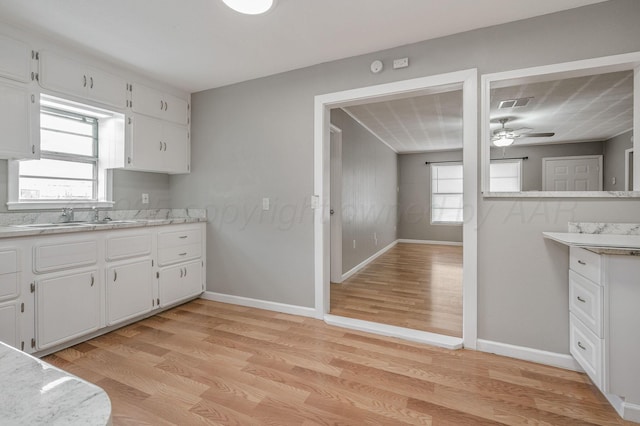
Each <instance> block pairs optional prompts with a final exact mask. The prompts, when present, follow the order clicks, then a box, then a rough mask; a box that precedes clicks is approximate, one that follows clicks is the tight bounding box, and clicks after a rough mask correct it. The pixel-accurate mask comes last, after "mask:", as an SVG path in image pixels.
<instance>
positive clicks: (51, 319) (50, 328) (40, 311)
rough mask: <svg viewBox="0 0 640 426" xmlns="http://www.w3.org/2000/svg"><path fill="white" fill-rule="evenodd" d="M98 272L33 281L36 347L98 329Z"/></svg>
mask: <svg viewBox="0 0 640 426" xmlns="http://www.w3.org/2000/svg"><path fill="white" fill-rule="evenodd" d="M97 277H98V275H97V271H95V270H93V271H86V272H78V273H72V274H68V275H61V276H57V277H53V278H45V279H42V280H40V281H37V282H36V313H37V318H36V341H37V347H38V349H39V350H42V349H46V348H48V347H51V346H54V345H57V344H60V343H63V342H66V341H68V340H71V339H74V338H76V337H80V336H82V335H84V334H88V333H91V332H93V331H96V330H97V329H98V328H100V286H99V285H98V278H97Z"/></svg>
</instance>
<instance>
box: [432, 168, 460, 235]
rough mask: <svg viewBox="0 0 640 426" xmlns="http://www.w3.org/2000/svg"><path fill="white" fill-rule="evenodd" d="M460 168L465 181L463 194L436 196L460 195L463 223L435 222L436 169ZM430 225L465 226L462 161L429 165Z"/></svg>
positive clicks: (452, 193)
mask: <svg viewBox="0 0 640 426" xmlns="http://www.w3.org/2000/svg"><path fill="white" fill-rule="evenodd" d="M453 166H458V167H460V168H461V169H462V180H463V189H462V192H451V193H436V194H435V195H460V199H461V200H462V207H461V210H462V220H461V221H459V222H458V221H455V222H454V221H434V220H433V196H434V192H433V179H434V177H433V173H434V168H437V167H453ZM429 169H430V170H429V223H430V224H431V225H444V226H462V225H464V165H463V164H462V161H442V162H433V163H430V164H429Z"/></svg>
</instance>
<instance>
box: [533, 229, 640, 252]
mask: <svg viewBox="0 0 640 426" xmlns="http://www.w3.org/2000/svg"><path fill="white" fill-rule="evenodd" d="M542 235H543V236H544V238H547V239H550V240H553V241H556V242H559V243H561V244H565V245H567V246H573V247H582V248H586V249H589V250H591V251H593V252H596V253H599V254H619V255H632V256H640V235H616V234H580V233H576V232H543V233H542Z"/></svg>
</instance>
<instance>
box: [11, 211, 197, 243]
mask: <svg viewBox="0 0 640 426" xmlns="http://www.w3.org/2000/svg"><path fill="white" fill-rule="evenodd" d="M99 214H100V218H101V219H103V221H102V222H100V223H91V219H93V217H94V215H95V212H92V211H89V210H85V211H78V212H75V217H74V219H75V220H77V221H78V222H74V223H71V224H68V225H66V226H60V225H61V223H60V219H61V217H60V212H35V213H24V212H23V213H3V214H0V238H16V237H29V236H33V235H49V234H66V233H71V232H87V231H105V230H109V229H123V228H138V227H144V226H160V225H172V224H180V223H195V222H206V221H207V212H206V210H204V209H156V210H113V211H100V212H99ZM107 217H108V218H109V219H106V218H107ZM105 219H106V220H105Z"/></svg>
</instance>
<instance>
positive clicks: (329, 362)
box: [44, 300, 631, 426]
mask: <svg viewBox="0 0 640 426" xmlns="http://www.w3.org/2000/svg"><path fill="white" fill-rule="evenodd" d="M44 359H45V360H46V361H47V362H50V363H52V364H55V365H57V366H58V367H61V368H63V369H65V370H68V371H70V372H71V373H73V374H76V375H78V376H80V377H82V378H84V379H86V380H88V381H90V382H93V383H95V384H97V385H99V386H101V387H102V388H103V389H105V390H106V391H107V393H108V394H109V397H110V398H111V402H112V406H113V424H114V425H115V426H119V425H243V426H244V425H304V426H310V425H367V424H371V425H403V424H412V425H416V424H418V425H497V424H508V425H523V424H536V425H622V424H631V423H625V422H623V421H622V420H621V419H620V418H619V417H618V416H617V414H616V413H615V412H614V411H613V409H612V408H611V407H610V406H609V404H608V403H607V402H606V400H605V399H604V397H603V396H602V395H601V394H600V393H599V392H598V390H597V389H596V388H595V387H594V386H593V385H592V384H591V383H590V382H589V380H588V379H587V377H586V376H585V375H584V374H580V373H575V372H571V371H565V370H560V369H556V368H552V367H546V366H542V365H537V364H533V363H529V362H525V361H518V360H513V359H509V358H503V357H499V356H497V355H491V354H485V353H480V352H475V351H468V350H459V351H448V350H445V349H441V348H436V347H430V346H426V345H421V344H417V343H412V342H405V341H401V340H397V339H393V338H390V337H383V336H376V335H370V334H367V333H363V332H357V331H351V330H346V329H340V328H336V327H331V326H328V325H326V324H325V323H324V322H322V321H319V320H315V319H311V318H303V317H298V316H293V315H285V314H279V313H276V312H269V311H263V310H259V309H253V308H246V307H241V306H235V305H227V304H222V303H216V302H210V301H206V300H195V301H192V302H190V303H188V304H185V305H182V306H179V307H177V308H174V309H172V310H169V311H167V312H164V313H162V314H159V315H157V316H154V317H151V318H148V319H146V320H143V321H140V322H138V323H135V324H132V325H129V326H127V327H124V328H122V329H119V330H116V331H114V332H111V333H109V334H106V335H104V336H101V337H98V338H95V339H93V340H90V341H88V342H85V343H82V344H79V345H77V346H74V347H71V348H69V349H65V350H63V351H60V352H57V353H55V354H52V355H50V356H48V357H45V358H44Z"/></svg>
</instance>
